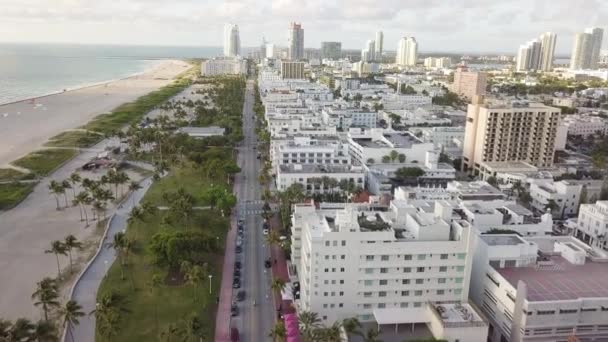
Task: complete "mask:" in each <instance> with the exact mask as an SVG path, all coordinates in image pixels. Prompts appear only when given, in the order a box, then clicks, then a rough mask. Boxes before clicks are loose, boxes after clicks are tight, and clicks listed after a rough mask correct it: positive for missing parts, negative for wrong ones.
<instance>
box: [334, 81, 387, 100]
mask: <svg viewBox="0 0 608 342" xmlns="http://www.w3.org/2000/svg"><path fill="white" fill-rule="evenodd" d="M394 92H395V91H394V90H393V89H392V88H391V87H389V86H388V85H387V84H385V83H380V84H371V83H359V86H358V87H357V88H352V89H347V88H341V89H340V94H341V95H342V97H350V98H351V99H352V98H354V97H355V96H356V95H361V96H362V97H363V98H364V99H365V98H374V97H378V98H379V97H382V96H384V94H390V93H394Z"/></svg>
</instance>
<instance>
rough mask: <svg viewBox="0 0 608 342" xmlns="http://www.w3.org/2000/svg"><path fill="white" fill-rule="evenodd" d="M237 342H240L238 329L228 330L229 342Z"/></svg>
mask: <svg viewBox="0 0 608 342" xmlns="http://www.w3.org/2000/svg"><path fill="white" fill-rule="evenodd" d="M239 341H240V336H239V329H237V328H231V329H230V342H239Z"/></svg>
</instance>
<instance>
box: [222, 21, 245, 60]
mask: <svg viewBox="0 0 608 342" xmlns="http://www.w3.org/2000/svg"><path fill="white" fill-rule="evenodd" d="M240 54H241V38H240V37H239V26H238V25H234V24H226V25H225V26H224V56H227V57H235V56H239V55H240Z"/></svg>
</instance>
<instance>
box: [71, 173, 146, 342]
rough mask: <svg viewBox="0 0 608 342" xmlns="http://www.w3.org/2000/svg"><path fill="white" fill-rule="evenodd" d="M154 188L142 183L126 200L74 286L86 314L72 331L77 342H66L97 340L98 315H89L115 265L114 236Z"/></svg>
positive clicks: (74, 295) (73, 297) (75, 298)
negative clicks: (97, 251)
mask: <svg viewBox="0 0 608 342" xmlns="http://www.w3.org/2000/svg"><path fill="white" fill-rule="evenodd" d="M151 185H152V180H151V179H150V178H147V179H145V180H143V181H142V182H141V186H142V188H141V189H139V190H137V191H136V192H134V193H132V194H131V195H130V196H129V197H128V198H126V199H125V200H124V201H123V206H122V208H119V209H118V210H117V211H116V213H115V214H114V216H112V218H111V221H110V226H109V228H108V231H107V234H106V236H105V238H104V240H103V246H102V247H101V250H100V251H99V253H98V254H97V255H96V256H95V258H94V259H93V260H92V261H91V263H90V265H89V267H88V268H86V269H85V271H84V273H83V274H82V276H81V278H80V279H79V280H78V282H76V284H75V285H74V291H73V293H72V298H71V299H73V300H75V301H77V302H78V304H80V305H82V311H83V312H85V313H86V314H87V315H86V316H83V317H82V318H80V324H79V325H77V326H75V327H74V329H73V331H72V333H73V335H74V340H72V339H71V336H70V335H69V334H68V335H67V336H66V338H65V341H66V342H83V341H91V342H92V341H95V316H94V315H88V313H89V312H91V311H93V310H94V309H95V303H96V302H97V300H96V299H97V290H98V289H99V285H100V284H101V281H102V280H103V278H104V276H105V274H106V272H107V271H108V268H109V267H110V266H112V263H113V262H114V260H115V259H116V253H115V251H114V248H112V247H111V246H110V244H111V243H112V241H113V240H114V235H115V234H116V233H118V232H121V231H123V230H124V229H126V228H127V219H128V218H129V213H130V212H131V209H132V208H133V206H135V205H137V204H138V203H139V202H140V201H141V199H142V198H143V197H144V194H145V193H146V191H148V189H149V188H150V186H151Z"/></svg>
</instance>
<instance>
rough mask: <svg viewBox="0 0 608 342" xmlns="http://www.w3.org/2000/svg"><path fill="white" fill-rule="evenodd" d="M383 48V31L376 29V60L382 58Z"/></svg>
mask: <svg viewBox="0 0 608 342" xmlns="http://www.w3.org/2000/svg"><path fill="white" fill-rule="evenodd" d="M383 49H384V33H382V31H378V32H376V50H375V52H374V55H375V57H376V60H381V59H382V51H383Z"/></svg>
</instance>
